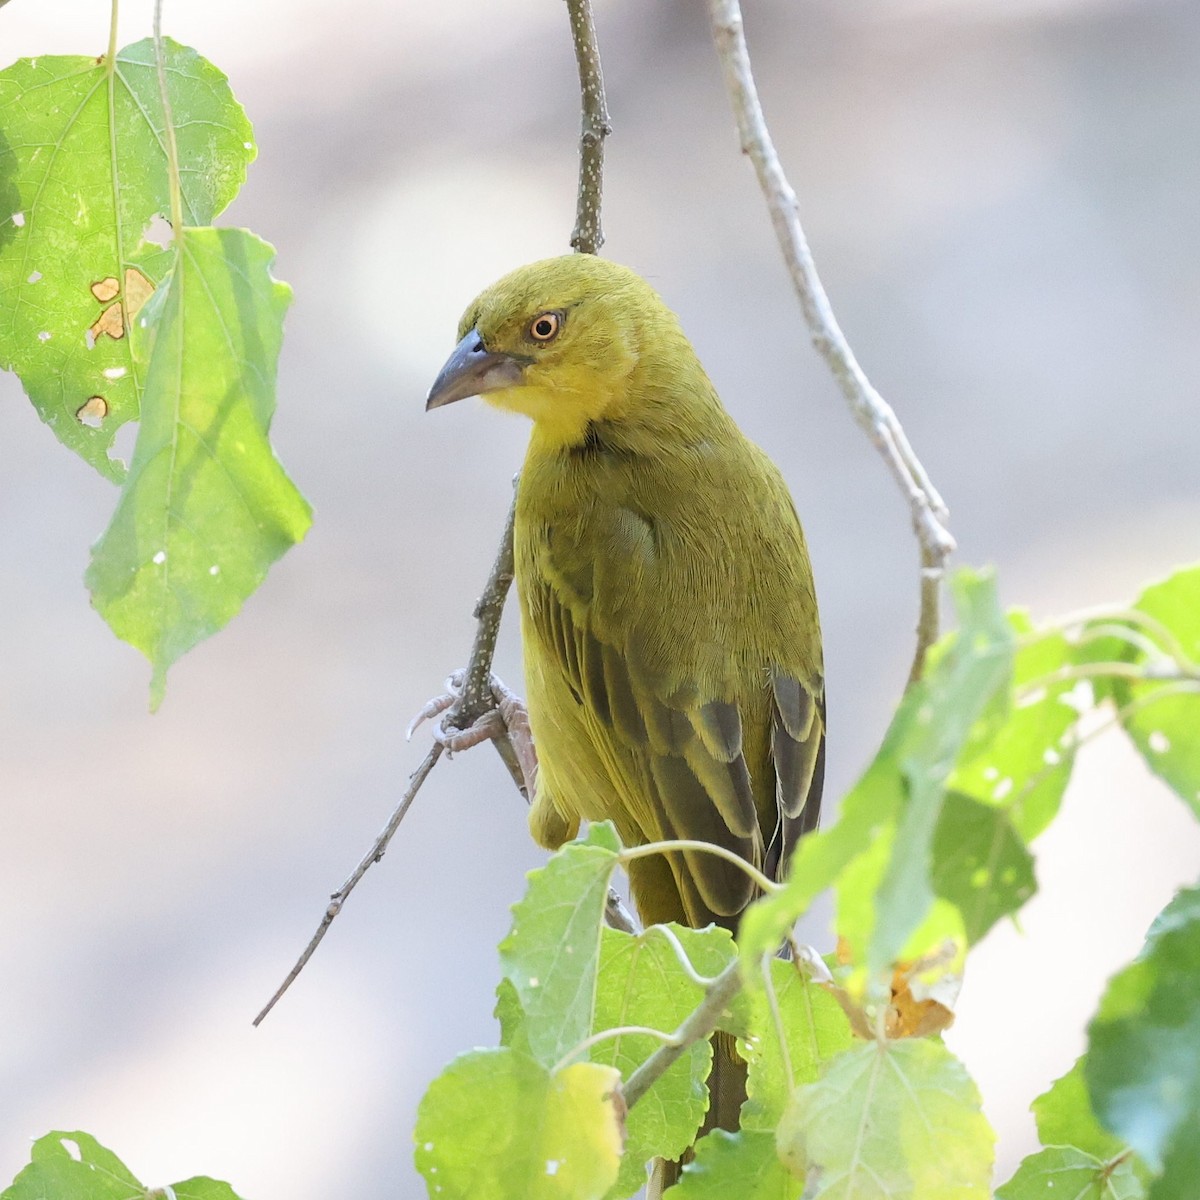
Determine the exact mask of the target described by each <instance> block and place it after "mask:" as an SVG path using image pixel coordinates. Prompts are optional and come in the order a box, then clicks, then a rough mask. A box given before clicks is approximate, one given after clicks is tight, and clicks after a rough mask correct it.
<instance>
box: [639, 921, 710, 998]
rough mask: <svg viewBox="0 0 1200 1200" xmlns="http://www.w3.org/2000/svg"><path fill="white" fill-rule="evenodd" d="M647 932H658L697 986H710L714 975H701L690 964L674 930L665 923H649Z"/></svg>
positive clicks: (685, 972) (684, 971) (690, 961)
mask: <svg viewBox="0 0 1200 1200" xmlns="http://www.w3.org/2000/svg"><path fill="white" fill-rule="evenodd" d="M646 932H647V933H657V934H660V935H661V936H662V937H663V938H664V939H665V941H666V943H667V945H668V946H670V947H671V949H672V950H673V951H674V952H675V957H676V958H677V959H678V960H679V965H680V967H682V968H683V973H684V974H685V975H686V976H687V977H688V978H689V979H690V980H691V981H692V982H693V983H694V984H696V985H697V986H698V987H702V988H707V987H711V986H712V984H713V982H714V980H715V979H716V976H715V975H714V976H708V975H701V974H700V972H699V971H697V970H696V968H695V967H694V966H692V960H691V959H690V958H688V956H687V951H686V950H685V949H684V948H683V943H682V942H681V941H680V940H679V939H678V938H677V937H676V936H675V931H674V930H673V929H671V928H670V927H669V926H667V925H651V926H650V928H649V929H648V930H647V931H646Z"/></svg>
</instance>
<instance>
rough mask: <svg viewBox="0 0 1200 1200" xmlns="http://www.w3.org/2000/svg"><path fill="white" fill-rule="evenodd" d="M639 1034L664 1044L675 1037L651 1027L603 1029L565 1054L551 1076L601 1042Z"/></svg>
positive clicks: (634, 1026)
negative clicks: (656, 1039)
mask: <svg viewBox="0 0 1200 1200" xmlns="http://www.w3.org/2000/svg"><path fill="white" fill-rule="evenodd" d="M639 1033H640V1034H644V1035H645V1036H646V1037H653V1038H658V1040H659V1041H660V1042H663V1043H666V1042H669V1041H671V1039H672V1038H673V1037H674V1036H675V1035H674V1034H672V1033H663V1031H662V1030H661V1029H655V1028H653V1027H652V1026H650V1025H617V1026H614V1027H613V1028H612V1029H602V1030H600V1032H599V1033H593V1034H592V1035H591V1036H590V1037H585V1038H584V1039H583V1041H582V1042H580V1043H579V1045H577V1046H572V1047H571V1049H570V1050H568V1051H567V1052H566V1054H564V1055H563V1056H562V1058H560V1059H559V1060H558V1062H556V1063H555V1064H554V1068H553V1070H551V1072H550V1074H551V1075H557V1074H558V1072H559V1071H561V1070H562V1069H563V1067H565V1066H567V1065H568V1064H570V1063H571V1062H573V1061H574V1060H575V1059H576V1058H578V1057H579V1056H580V1055H581V1054H582V1053H583V1052H584V1051H585V1050H590V1049H591V1048H592V1047H593V1046H598V1045H599V1044H600V1043H601V1042H607V1041H609V1040H610V1039H611V1038H618V1037H625V1036H627V1035H628V1036H632V1035H634V1034H639Z"/></svg>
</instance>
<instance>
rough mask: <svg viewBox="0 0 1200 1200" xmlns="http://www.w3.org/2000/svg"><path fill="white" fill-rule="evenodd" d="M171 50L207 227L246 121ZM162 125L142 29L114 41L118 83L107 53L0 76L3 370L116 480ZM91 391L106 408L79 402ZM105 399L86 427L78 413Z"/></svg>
mask: <svg viewBox="0 0 1200 1200" xmlns="http://www.w3.org/2000/svg"><path fill="white" fill-rule="evenodd" d="M165 47H166V57H167V78H168V89H169V92H170V97H171V105H172V109H173V112H174V117H175V122H176V135H177V140H178V145H179V158H180V164H181V184H182V192H183V196H182V198H183V211H184V217H185V220H186V222H187V223H188V224H189V225H207V224H209V223H210V222H211V221H212V219H213V218H214V217H215V216H216V214H217V213H219V212H220V211H221V210H222V209H223V208H225V206H226V205H227V204H228V203H229V202H230V201H231V200H232V199H233V197H234V196H235V195H236V194H237V191H238V189H239V188H240V187H241V185H242V181H243V180H244V178H245V174H246V166H247V164H248V163H249V162H250V160H251V159H252V158H253V157H254V153H255V151H254V143H253V132H252V130H251V128H250V124H249V122H248V121H247V120H246V115H245V113H244V112H243V111H242V108H241V106H240V105H239V104H238V103H237V101H236V100H235V99H234V98H233V94H232V92H231V91H230V90H229V84H228V81H227V80H226V78H225V76H224V75H223V74H222V73H221V72H220V71H218V70H217V68H216V67H214V66H213V65H212V64H211V63H209V62H207V61H205V60H204V59H203V58H201V57H200V56H199V55H198V54H197V53H196V52H195V51H194V50H191V49H188V48H187V47H184V46H179V45H177V44H176V43H174V42H171V41H169V40H168V41H166V42H165ZM163 127H164V126H163V117H162V103H161V101H160V98H159V89H158V80H157V77H156V73H155V69H154V53H153V45H152V43H151V42H150V40H149V39H147V40H145V41H142V42H138V43H137V44H136V45H133V46H129V47H126V48H125V49H124V50H122V51H120V53H119V54H118V55H117V59H116V63H115V69H114V71H113V73H112V76H111V78H110V76H109V72H108V62H107V59H105V58H103V57H102V58H101V59H99V60H97V59H95V58H87V57H73V56H72V57H55V56H51V55H46V56H43V57H40V58H36V59H21V60H20V61H19V62H16V63H14V64H13V65H12V66H11V67H9V68H8V69H7V70H5V71H0V130H2V131H3V140H2V141H0V179H3V180H5V183H4V184H3V185H0V199H2V200H3V207H2V208H0V369H4V370H11V371H16V372H17V374H18V375H19V376H20V377H21V382H22V384H23V385H24V387H25V390H26V392H27V393H28V394H29V398H30V399H31V400H32V401H33V404H34V407H35V408H36V409H37V411H38V413H39V414H40V415H41V418H42V420H43V421H45V422H46V423H47V424H48V425H49V426H50V427H51V429H53V430H54V433H55V435H56V436H57V437H58V438H59V440H60V441H62V442H63V443H64V445H67V446H69V447H70V448H71V449H72V450H74V451H76V452H77V453H78V454H80V455H81V456H82V457H83V458H84V459H85V460H86V461H87V462H89V463H91V465H92V466H94V467H95V468H96V469H97V470H98V471H100V472H101V473H102V474H104V475H106V476H107V477H108V478H109V479H112V480H119V479H121V478H122V476H123V475H124V473H125V470H124V464H122V463H120V462H118V461H115V460H113V459H112V458H111V457H110V456H109V452H110V450H111V448H112V444H113V438H114V436H115V435H116V432H117V430H118V429H119V428H120V427H121V426H122V425H124V424H125V423H126V422H127V421H133V420H137V419H138V415H139V411H140V404H141V396H142V389H143V387H144V386H145V378H144V372H143V366H142V364H141V363H140V362H139V361H138V360H137V358H135V357H134V353H133V350H132V349H131V343H132V341H133V339H131V338H130V337H129V336H128V333H129V326H130V323H131V311H130V310H131V309H134V310H135V311H136V305H137V303H138V301H139V299H141V295H140V292H141V291H142V290H144V285H143V284H142V282H141V280H139V279H138V277H137V276H138V275H139V274H140V276H141V277H142V279H143V280H145V281H146V282H147V283H148V284H149V285H155V284H160V283H161V282H162V273H163V270H164V265H163V257H164V256H163V255H162V253H161V251H159V249H158V247H157V246H153V245H150V244H148V243H146V242H144V241H143V238H142V235H143V232H144V231H145V230H146V228H147V226H148V225H149V223H150V221H151V219H152V218H153V217H155V216H156V215H165V214H167V213H169V211H170V203H169V198H168V184H167V178H168V176H167V162H166V155H165V152H164V145H165V142H164V139H163ZM14 216H15V218H16V219H14ZM130 272H134V274H132V275H131V274H130ZM117 289H120V290H119V294H118V291H117ZM102 297H103V298H102ZM102 316H103V317H104V320H103V322H102V323H101V324H100V325H99V326H98V325H97V322H101V318H102ZM92 330H96V332H94V333H90V332H89V331H92ZM104 330H108V331H109V332H104ZM117 334H120V335H121V336H116V335H117ZM89 341H92V342H93V343H94V344H93V345H92V347H91V348H89ZM93 397H100V398H102V401H103V403H102V404H101V403H100V402H99V401H96V402H94V403H93V404H92V405H91V407H90V408H88V409H85V405H88V402H89V400H91V399H92V398H93ZM101 409H103V410H104V412H103V416H99V415H96V416H93V417H90V418H89V419H91V420H94V421H95V422H96V427H95V428H93V427H92V426H91V425H89V424H85V423H84V422H83V420H82V418H81V416H80V415H79V414H81V412H82V413H84V414H85V415H86V414H87V413H93V414H99V413H100V410H101Z"/></svg>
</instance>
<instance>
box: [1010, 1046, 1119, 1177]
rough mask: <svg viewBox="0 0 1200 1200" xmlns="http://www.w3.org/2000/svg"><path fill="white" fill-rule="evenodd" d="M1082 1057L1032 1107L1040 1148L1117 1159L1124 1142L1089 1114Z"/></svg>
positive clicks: (1093, 1115) (1093, 1114) (1089, 1106)
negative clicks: (1063, 1148) (1068, 1148)
mask: <svg viewBox="0 0 1200 1200" xmlns="http://www.w3.org/2000/svg"><path fill="white" fill-rule="evenodd" d="M1083 1067H1084V1056H1083V1055H1080V1056H1079V1058H1077V1059H1076V1060H1075V1065H1074V1066H1073V1067H1072V1068H1071V1069H1070V1070H1069V1071H1068V1072H1067V1073H1066V1074H1065V1075H1061V1076H1059V1078H1058V1079H1056V1080H1055V1081H1054V1082H1053V1083H1052V1084H1051V1085H1050V1087H1049V1088H1048V1089H1047V1090H1046V1091H1044V1092H1043V1093H1042V1094H1041V1095H1040V1096H1039V1097H1038V1098H1037V1099H1036V1100H1035V1101H1034V1102H1033V1104H1032V1106H1031V1107H1032V1109H1033V1115H1034V1117H1035V1118H1036V1120H1037V1129H1038V1137H1039V1138H1040V1139H1041V1143H1042V1145H1043V1146H1074V1147H1075V1148H1076V1149H1078V1150H1082V1151H1084V1152H1085V1153H1087V1154H1090V1155H1092V1156H1093V1157H1095V1158H1099V1159H1102V1160H1108V1159H1111V1158H1118V1157H1119V1156H1120V1155H1121V1154H1123V1153H1124V1152H1125V1149H1126V1147H1125V1143H1124V1142H1123V1141H1121V1139H1120V1138H1119V1137H1115V1136H1114V1135H1113V1134H1111V1133H1109V1132H1108V1130H1107V1129H1105V1128H1104V1126H1103V1125H1101V1124H1100V1122H1099V1121H1097V1120H1096V1114H1095V1113H1094V1112H1092V1101H1091V1099H1090V1097H1089V1096H1088V1092H1087V1085H1086V1084H1085V1083H1084V1078H1083Z"/></svg>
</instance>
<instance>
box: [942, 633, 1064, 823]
mask: <svg viewBox="0 0 1200 1200" xmlns="http://www.w3.org/2000/svg"><path fill="white" fill-rule="evenodd" d="M1008 622H1009V625H1010V626H1011V627H1012V631H1013V634H1014V635H1015V636H1016V638H1017V639H1019V640H1018V643H1017V649H1016V655H1015V658H1014V661H1013V703H1012V704H1011V705H1010V706H1008V707H1007V708H1006V709H1005V710H1004V711H1003V712H1002V713H1000V714H997V720H995V721H992V722H988V721H980V722H978V723H977V725H976V727H975V728H974V729H972V731H971V735H970V737H969V738H968V739H967V743H966V745H965V746H964V748H963V751H962V754H961V755H960V756H959V759H958V762H957V763H956V765H955V768H954V771H953V773H952V774H951V776H950V779H949V780H948V781H947V787H948V788H949V790H951V791H955V792H959V793H961V794H962V795H966V796H971V797H973V798H974V799H975V800H978V801H980V802H981V803H984V804H991V805H993V806H995V807H997V808H1000V809H1003V810H1004V811H1005V812H1006V813H1007V814H1008V817H1009V819H1010V820H1011V822H1012V827H1013V829H1014V830H1015V831H1016V832H1017V833H1018V834H1019V835H1020V837H1021V838H1022V840H1023V841H1025V842H1026V843H1028V842H1031V841H1032V840H1033V839H1034V838H1035V837H1037V836H1038V834H1040V833H1041V832H1042V831H1043V830H1044V829H1045V828H1046V826H1047V825H1049V824H1050V822H1051V821H1052V820H1053V819H1054V816H1055V814H1056V813H1057V812H1058V807H1059V804H1060V803H1061V801H1062V797H1063V793H1064V792H1065V791H1066V788H1067V783H1068V782H1069V781H1070V778H1071V768H1072V766H1073V764H1074V749H1073V742H1072V730H1073V728H1074V725H1075V723H1076V722H1077V721H1078V720H1079V712H1078V710H1077V709H1076V708H1075V707H1073V706H1072V704H1070V703H1068V702H1067V698H1068V697H1069V696H1070V695H1071V693H1072V690H1073V688H1074V686H1075V685H1074V684H1073V683H1071V682H1069V681H1068V682H1058V683H1047V682H1045V681H1046V680H1047V679H1049V678H1051V677H1052V676H1053V675H1054V674H1055V672H1057V671H1061V670H1062V669H1063V668H1066V667H1069V666H1070V665H1071V663H1072V662H1073V648H1072V647H1071V646H1069V645H1068V644H1067V640H1066V638H1064V637H1063V635H1062V634H1061V633H1060V632H1058V631H1057V630H1052V631H1049V632H1045V633H1035V632H1034V630H1033V627H1032V626H1031V624H1030V622H1029V618H1028V616H1026V614H1024V613H1022V612H1010V613H1009V614H1008Z"/></svg>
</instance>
